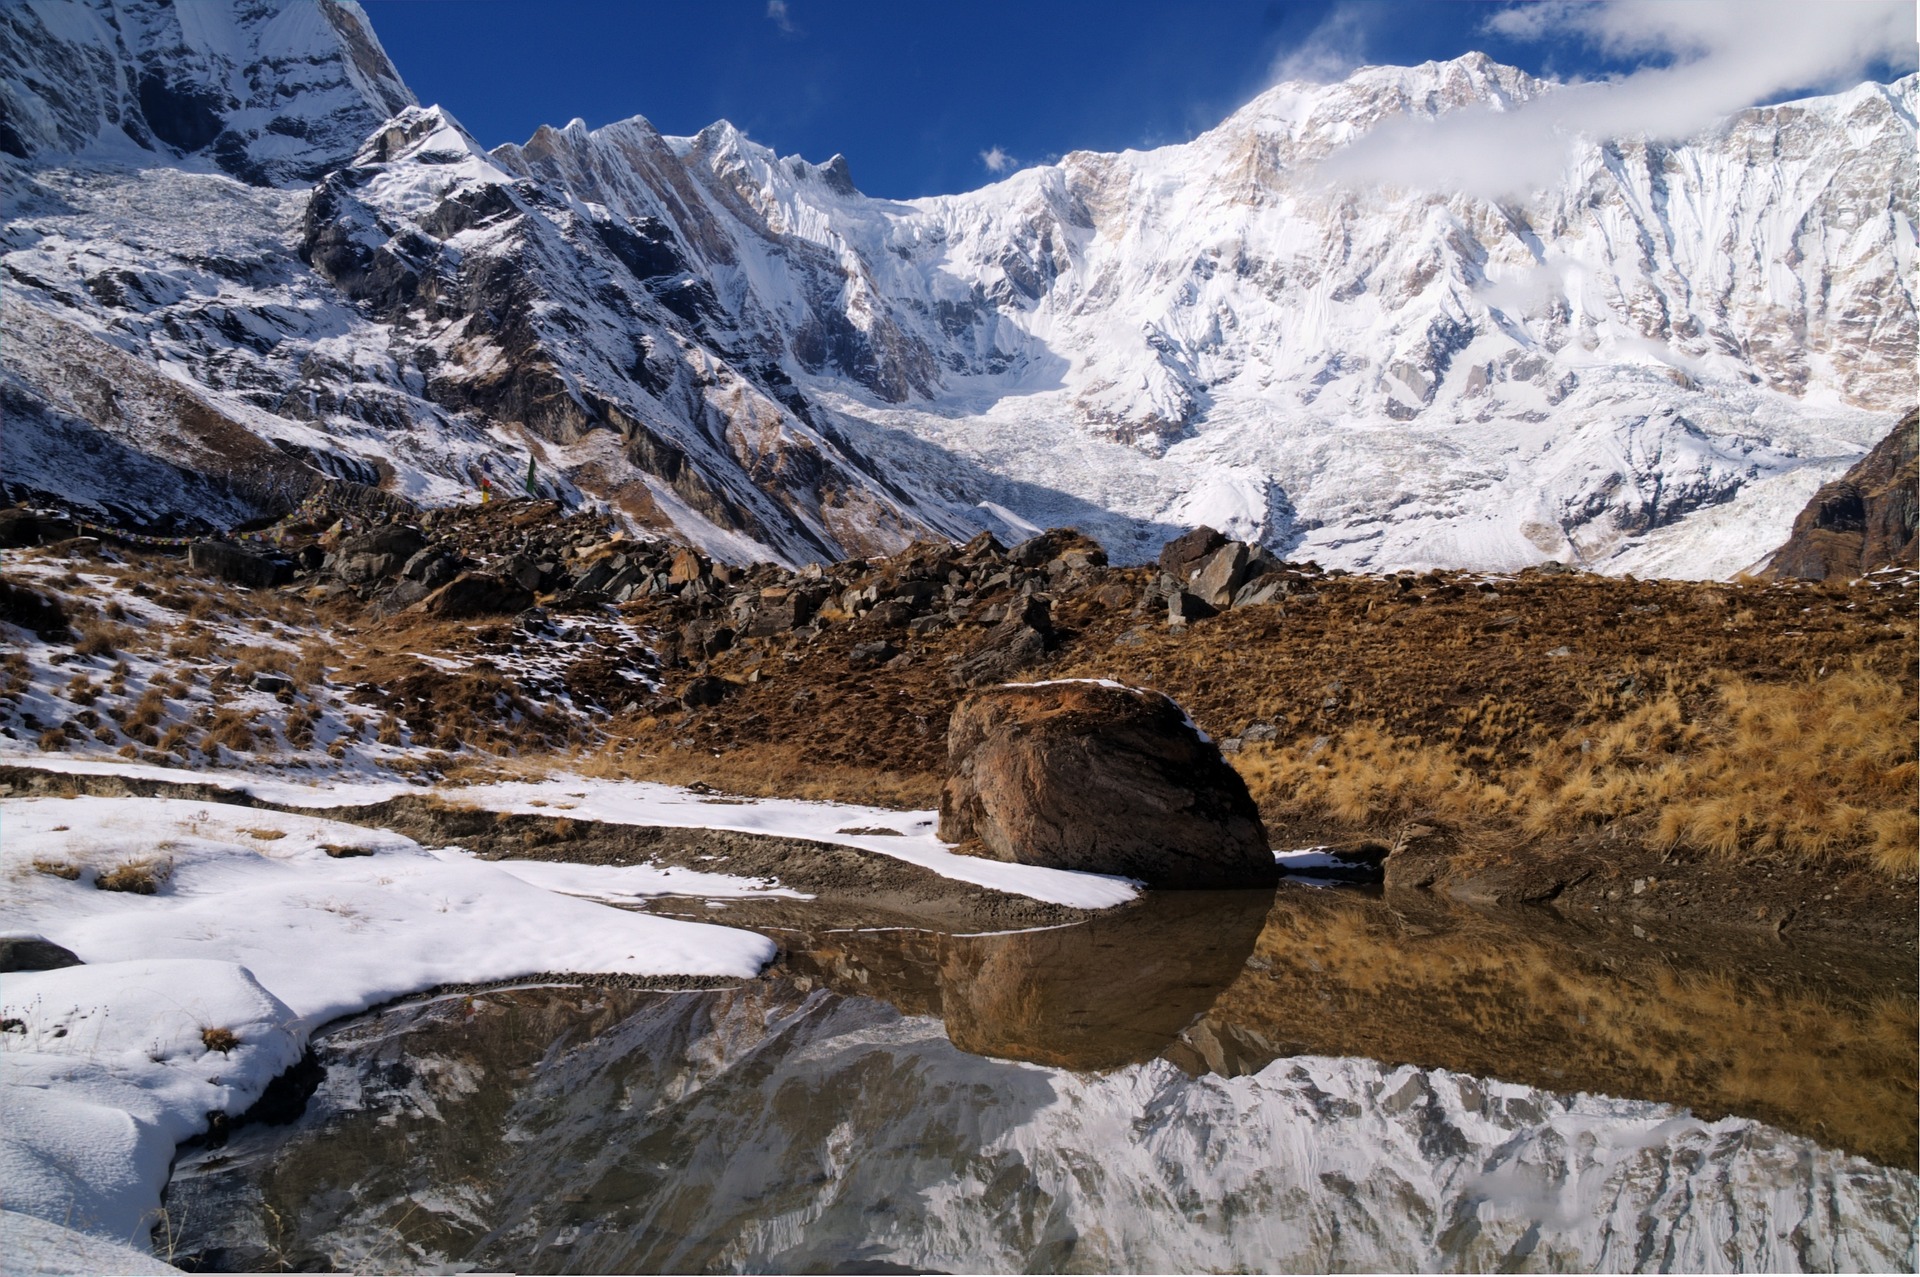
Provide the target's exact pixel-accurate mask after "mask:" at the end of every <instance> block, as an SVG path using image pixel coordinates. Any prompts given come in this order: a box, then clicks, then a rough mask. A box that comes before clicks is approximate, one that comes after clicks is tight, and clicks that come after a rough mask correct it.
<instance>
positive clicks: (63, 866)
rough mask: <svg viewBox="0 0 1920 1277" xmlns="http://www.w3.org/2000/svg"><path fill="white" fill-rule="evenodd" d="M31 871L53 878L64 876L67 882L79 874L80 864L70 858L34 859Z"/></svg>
mask: <svg viewBox="0 0 1920 1277" xmlns="http://www.w3.org/2000/svg"><path fill="white" fill-rule="evenodd" d="M33 871H34V872H35V873H43V874H46V875H48V876H49V877H53V878H65V879H66V880H67V881H68V882H72V881H73V880H74V879H76V878H78V877H79V876H80V866H79V865H76V864H74V863H73V862H72V861H71V860H45V859H36V860H35V861H34V862H33Z"/></svg>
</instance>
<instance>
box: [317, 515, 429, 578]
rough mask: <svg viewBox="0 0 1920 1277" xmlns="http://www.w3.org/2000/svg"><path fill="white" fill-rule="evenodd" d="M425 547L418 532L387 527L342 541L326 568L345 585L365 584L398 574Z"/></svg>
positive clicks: (424, 539)
mask: <svg viewBox="0 0 1920 1277" xmlns="http://www.w3.org/2000/svg"><path fill="white" fill-rule="evenodd" d="M426 545H427V538H426V537H425V536H424V535H422V533H421V531H420V529H418V528H410V527H408V526H407V525H406V524H404V523H393V524H388V525H387V526H386V527H384V528H375V529H374V530H373V531H371V532H366V533H362V534H361V535H359V536H355V537H348V538H347V539H346V540H344V541H342V542H341V543H340V548H339V549H337V550H335V551H334V553H333V557H332V558H331V559H329V560H328V568H329V570H331V571H332V573H333V574H334V575H335V576H337V577H339V578H340V579H341V580H342V581H345V582H346V583H347V584H348V585H367V584H370V583H372V582H374V581H379V580H383V579H385V578H387V577H390V576H393V575H394V574H396V573H397V572H399V571H400V569H401V568H403V567H405V566H406V565H407V561H408V560H410V559H412V558H413V556H414V555H416V554H418V553H420V551H421V550H424V549H425V548H426Z"/></svg>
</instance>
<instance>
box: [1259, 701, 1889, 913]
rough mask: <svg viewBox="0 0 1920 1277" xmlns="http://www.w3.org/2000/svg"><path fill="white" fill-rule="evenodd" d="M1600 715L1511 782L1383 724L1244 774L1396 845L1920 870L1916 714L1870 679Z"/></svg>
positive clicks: (1290, 807)
mask: <svg viewBox="0 0 1920 1277" xmlns="http://www.w3.org/2000/svg"><path fill="white" fill-rule="evenodd" d="M1590 708H1591V709H1592V710H1593V711H1595V712H1596V715H1597V717H1596V719H1595V720H1594V721H1590V722H1588V723H1586V724H1583V725H1581V726H1576V727H1575V728H1573V729H1571V730H1569V731H1567V732H1565V733H1563V734H1562V735H1560V736H1558V737H1556V738H1553V739H1550V740H1545V741H1542V742H1539V743H1537V744H1535V745H1533V746H1532V747H1531V748H1530V749H1529V750H1528V751H1527V753H1526V755H1525V757H1524V758H1523V759H1522V760H1521V761H1520V762H1519V763H1518V764H1517V765H1514V766H1510V767H1507V768H1504V769H1500V770H1498V771H1495V770H1493V769H1490V768H1488V767H1486V766H1485V765H1484V763H1483V761H1482V760H1481V759H1478V758H1475V757H1474V756H1473V753H1474V751H1470V750H1463V749H1460V748H1457V747H1455V746H1453V745H1447V744H1431V743H1426V742H1422V741H1420V740H1418V739H1416V738H1414V737H1412V736H1404V735H1395V734H1393V733H1391V732H1389V731H1387V730H1385V729H1384V728H1383V727H1381V726H1379V725H1377V724H1367V723H1362V724H1360V725H1357V726H1354V727H1350V728H1347V729H1345V730H1343V731H1341V732H1339V733H1337V734H1335V735H1332V736H1328V737H1321V738H1317V739H1315V740H1314V741H1310V742H1308V741H1299V740H1295V741H1293V742H1288V743H1284V744H1282V743H1278V742H1275V743H1262V744H1256V745H1250V746H1248V747H1247V748H1246V749H1244V750H1243V751H1242V752H1241V753H1240V754H1238V755H1237V756H1236V757H1235V759H1234V763H1235V765H1236V767H1238V769H1239V770H1240V772H1241V774H1242V776H1244V777H1245V778H1246V780H1247V784H1248V788H1249V789H1250V790H1252V792H1253V795H1254V798H1255V800H1256V801H1257V802H1259V803H1260V805H1261V807H1262V810H1263V811H1266V812H1269V813H1271V814H1272V815H1274V816H1276V817H1278V818H1279V819H1282V820H1285V819H1288V818H1299V817H1303V816H1304V817H1308V818H1314V819H1320V820H1329V821H1333V822H1336V823H1338V824H1341V825H1346V826H1351V827H1353V828H1355V829H1356V830H1370V831H1372V832H1376V833H1378V832H1383V831H1384V827H1385V826H1387V825H1389V824H1391V823H1393V822H1397V821H1399V820H1403V819H1407V818H1410V817H1413V816H1415V815H1419V814H1427V815H1432V816H1438V817H1441V818H1443V819H1447V820H1450V821H1452V822H1454V823H1456V824H1459V825H1461V826H1463V827H1467V828H1471V829H1474V830H1476V831H1477V832H1478V833H1480V835H1481V836H1482V837H1486V836H1497V835H1498V834H1499V833H1500V832H1502V831H1506V832H1510V833H1512V834H1515V835H1523V834H1524V835H1530V836H1538V835H1541V834H1546V833H1566V832H1569V831H1571V830H1574V829H1577V828H1579V827H1581V826H1582V825H1593V826H1597V825H1610V824H1615V823H1620V822H1626V823H1628V824H1630V825H1631V826H1632V827H1633V829H1634V832H1635V833H1636V834H1637V835H1638V836H1640V837H1643V838H1644V839H1646V841H1648V842H1650V843H1651V844H1652V845H1654V846H1657V847H1660V848H1663V849H1664V848H1673V847H1688V848H1692V849H1695V850H1698V851H1702V852H1708V853H1711V854H1715V855H1721V856H1733V855H1738V854H1743V853H1781V854H1785V855H1788V856H1794V857H1801V858H1808V859H1839V860H1846V861H1852V862H1855V863H1859V864H1864V865H1869V866H1871V867H1873V868H1875V869H1877V870H1880V871H1881V872H1884V873H1887V874H1892V875H1898V876H1908V877H1910V876H1912V875H1913V874H1914V873H1915V871H1916V867H1917V866H1916V861H1917V860H1920V853H1917V851H1916V849H1917V848H1920V819H1917V818H1916V803H1915V784H1916V767H1915V714H1914V706H1913V705H1912V704H1911V703H1910V701H1909V700H1908V698H1907V697H1906V696H1905V695H1904V693H1903V692H1902V691H1901V689H1900V687H1899V686H1898V685H1897V684H1896V683H1894V682H1893V681H1892V680H1889V679H1887V678H1885V677H1883V676H1882V675H1879V674H1877V673H1874V672H1872V671H1870V670H1867V669H1865V668H1861V667H1855V668H1852V669H1848V670H1844V671H1840V672H1837V673H1833V674H1830V675H1827V676H1826V677H1823V678H1813V679H1806V680H1801V681H1796V682H1790V683H1761V682H1757V681H1755V680H1752V679H1748V678H1743V677H1739V676H1735V675H1722V676H1720V677H1719V678H1717V679H1716V680H1714V681H1713V683H1712V684H1711V688H1710V690H1706V691H1704V692H1703V691H1701V690H1699V689H1696V688H1694V687H1685V686H1680V687H1676V686H1671V685H1670V686H1669V687H1667V688H1666V689H1665V690H1663V691H1661V692H1659V693H1658V694H1655V695H1650V696H1646V697H1643V698H1638V699H1635V700H1630V701H1622V700H1621V699H1620V698H1619V697H1617V696H1614V695H1612V694H1607V695H1602V696H1596V697H1595V698H1594V701H1593V703H1592V704H1591V706H1590ZM1476 764H1480V765H1478V766H1477V765H1476Z"/></svg>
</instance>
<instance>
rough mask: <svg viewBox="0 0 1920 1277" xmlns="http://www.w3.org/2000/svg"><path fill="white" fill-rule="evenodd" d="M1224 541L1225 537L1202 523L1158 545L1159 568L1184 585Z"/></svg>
mask: <svg viewBox="0 0 1920 1277" xmlns="http://www.w3.org/2000/svg"><path fill="white" fill-rule="evenodd" d="M1226 543H1227V538H1226V537H1224V536H1222V535H1221V534H1220V533H1218V532H1216V531H1214V530H1213V529H1212V528H1209V527H1207V526H1206V525H1205V524H1202V525H1201V526H1199V527H1197V528H1195V529H1193V530H1192V531H1191V532H1183V533H1181V534H1180V535H1179V536H1177V537H1175V538H1174V539H1173V540H1171V541H1169V542H1167V543H1166V544H1165V545H1164V546H1162V547H1160V570H1161V571H1162V572H1165V573H1166V574H1167V575H1168V576H1170V577H1172V578H1173V579H1174V580H1176V581H1178V582H1180V583H1181V584H1182V585H1185V584H1186V583H1187V580H1188V579H1189V578H1190V577H1191V576H1192V575H1193V573H1194V571H1195V569H1197V568H1198V567H1199V566H1200V565H1201V564H1202V563H1205V562H1206V561H1207V560H1208V559H1209V558H1211V557H1212V555H1213V553H1214V552H1215V551H1216V550H1218V549H1219V548H1220V547H1221V546H1223V545H1225V544H1226Z"/></svg>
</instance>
